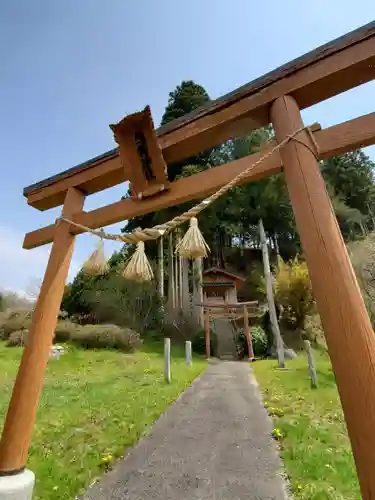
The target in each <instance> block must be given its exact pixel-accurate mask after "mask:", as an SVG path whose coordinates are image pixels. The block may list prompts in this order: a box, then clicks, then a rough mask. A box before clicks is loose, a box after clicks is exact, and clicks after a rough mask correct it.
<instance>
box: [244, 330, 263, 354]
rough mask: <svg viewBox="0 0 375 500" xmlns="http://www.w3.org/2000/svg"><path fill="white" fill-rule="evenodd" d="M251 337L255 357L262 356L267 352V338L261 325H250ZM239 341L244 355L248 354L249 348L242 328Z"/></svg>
mask: <svg viewBox="0 0 375 500" xmlns="http://www.w3.org/2000/svg"><path fill="white" fill-rule="evenodd" d="M250 331H251V338H252V341H253V351H254V355H255V356H257V357H262V356H265V355H266V354H267V351H268V338H267V334H266V332H265V331H264V330H263V328H262V327H261V326H252V327H250ZM239 341H240V344H241V347H242V348H243V352H244V354H245V356H246V355H247V356H248V355H249V349H248V346H247V340H246V336H245V333H244V331H243V328H241V330H240V335H239Z"/></svg>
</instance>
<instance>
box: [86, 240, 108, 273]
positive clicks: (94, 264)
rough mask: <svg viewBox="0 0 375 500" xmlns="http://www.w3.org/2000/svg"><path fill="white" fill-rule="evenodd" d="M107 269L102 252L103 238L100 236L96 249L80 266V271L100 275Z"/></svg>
mask: <svg viewBox="0 0 375 500" xmlns="http://www.w3.org/2000/svg"><path fill="white" fill-rule="evenodd" d="M108 270H109V266H108V263H107V259H106V258H105V253H104V242H103V238H100V240H99V242H98V245H97V247H96V249H95V250H94V251H93V253H92V254H91V255H90V257H89V258H88V259H87V260H86V262H85V263H84V264H83V266H82V271H83V272H84V273H85V274H87V275H89V276H102V275H103V274H106V273H107V272H108Z"/></svg>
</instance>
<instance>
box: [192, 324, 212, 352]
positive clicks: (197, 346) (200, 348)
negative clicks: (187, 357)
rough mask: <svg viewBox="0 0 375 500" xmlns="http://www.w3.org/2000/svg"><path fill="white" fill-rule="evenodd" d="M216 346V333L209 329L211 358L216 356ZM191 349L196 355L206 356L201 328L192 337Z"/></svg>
mask: <svg viewBox="0 0 375 500" xmlns="http://www.w3.org/2000/svg"><path fill="white" fill-rule="evenodd" d="M216 346H217V339H216V333H215V331H214V330H212V329H211V332H210V349H211V356H214V355H215V354H216ZM191 348H192V349H193V351H194V352H196V353H197V354H206V340H205V335H204V329H203V328H201V329H200V330H199V331H198V333H196V334H195V336H194V337H193V339H192V341H191Z"/></svg>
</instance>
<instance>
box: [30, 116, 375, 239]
mask: <svg viewBox="0 0 375 500" xmlns="http://www.w3.org/2000/svg"><path fill="white" fill-rule="evenodd" d="M314 137H315V139H316V141H317V143H318V145H319V149H320V157H321V158H322V159H325V158H329V157H330V156H333V155H336V154H342V153H344V152H346V151H351V150H352V149H355V148H358V147H362V146H368V145H370V144H374V143H375V113H371V114H369V115H365V116H362V117H360V118H356V119H355V120H350V121H347V122H344V123H341V124H339V125H335V126H333V127H329V128H327V129H324V130H318V131H317V132H315V133H314ZM266 152H267V149H266V150H263V151H261V152H259V153H255V154H253V155H250V156H247V157H245V158H241V159H239V160H236V161H233V162H231V163H227V164H226V165H220V166H218V167H215V168H212V169H209V170H206V171H204V172H200V173H199V174H196V175H194V176H192V177H186V178H184V179H180V180H178V181H175V182H173V183H172V184H171V187H170V189H169V191H167V192H165V193H163V194H162V195H160V196H158V197H155V198H148V199H145V200H142V201H134V200H130V199H127V200H121V201H118V202H115V203H112V204H110V205H107V206H104V207H101V208H98V209H96V210H92V211H90V212H84V213H80V214H77V215H75V216H74V217H73V218H72V220H74V222H78V223H80V224H84V225H85V226H87V227H91V228H93V229H97V228H100V227H105V226H107V225H109V224H112V223H115V222H120V221H122V220H125V219H132V218H133V217H136V216H138V215H144V214H147V213H149V212H153V211H157V210H161V209H163V208H167V207H170V206H174V205H178V204H180V203H184V202H185V201H190V200H196V199H201V198H204V197H205V196H208V195H210V194H212V193H214V192H215V191H216V190H217V189H219V188H221V187H222V186H223V185H224V184H226V183H227V182H229V181H230V180H231V179H233V177H235V176H236V175H237V174H238V173H240V172H243V171H244V170H245V169H246V168H247V166H248V165H249V164H251V163H254V162H255V161H257V160H258V159H259V158H260V157H261V156H262V155H264V154H265V153H266ZM281 168H282V161H281V157H280V155H279V153H278V152H276V153H275V154H274V155H273V156H272V157H270V158H268V159H267V160H265V161H264V162H263V163H261V164H260V165H258V166H257V167H256V168H255V169H254V170H252V171H251V172H250V173H249V175H247V176H246V177H245V178H244V179H243V183H246V182H250V181H256V180H259V179H262V178H264V177H268V176H270V175H273V174H275V173H278V172H280V170H281ZM54 227H55V225H54V224H51V225H49V226H46V227H43V228H41V229H37V230H35V231H32V232H30V233H27V234H26V236H25V240H24V244H23V247H24V248H26V249H31V248H36V247H38V246H41V245H45V244H46V243H50V242H51V241H52V240H53V234H54ZM71 231H72V232H73V233H74V234H80V233H82V230H80V229H78V228H71Z"/></svg>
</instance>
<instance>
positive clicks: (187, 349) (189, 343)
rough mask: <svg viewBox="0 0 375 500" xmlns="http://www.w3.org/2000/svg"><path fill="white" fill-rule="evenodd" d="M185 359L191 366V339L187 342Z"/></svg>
mask: <svg viewBox="0 0 375 500" xmlns="http://www.w3.org/2000/svg"><path fill="white" fill-rule="evenodd" d="M185 361H186V364H187V366H191V341H190V340H187V341H186V342H185Z"/></svg>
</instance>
